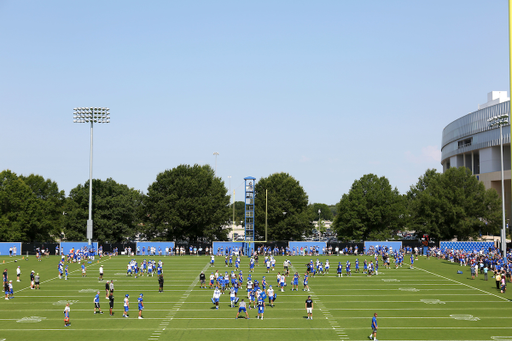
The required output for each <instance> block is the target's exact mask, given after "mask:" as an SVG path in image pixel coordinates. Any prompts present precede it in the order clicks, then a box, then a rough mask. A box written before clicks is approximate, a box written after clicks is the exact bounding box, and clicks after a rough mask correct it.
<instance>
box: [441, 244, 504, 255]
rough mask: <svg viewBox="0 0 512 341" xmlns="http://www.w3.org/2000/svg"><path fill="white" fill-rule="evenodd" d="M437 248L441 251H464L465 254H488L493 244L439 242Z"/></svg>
mask: <svg viewBox="0 0 512 341" xmlns="http://www.w3.org/2000/svg"><path fill="white" fill-rule="evenodd" d="M439 247H440V248H441V250H442V251H444V250H445V249H452V250H464V251H465V252H473V251H475V252H480V251H482V250H483V252H484V253H489V248H493V247H494V242H440V243H439Z"/></svg>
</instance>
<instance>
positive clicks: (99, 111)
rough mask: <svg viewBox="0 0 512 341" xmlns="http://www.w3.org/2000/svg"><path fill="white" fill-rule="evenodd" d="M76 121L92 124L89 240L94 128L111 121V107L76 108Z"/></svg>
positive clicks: (74, 115) (90, 210) (74, 119)
mask: <svg viewBox="0 0 512 341" xmlns="http://www.w3.org/2000/svg"><path fill="white" fill-rule="evenodd" d="M73 110H74V112H73V122H74V123H90V124H91V151H90V155H89V219H88V220H87V241H88V243H89V245H91V239H92V128H93V124H94V123H110V112H109V110H110V109H109V108H74V109H73Z"/></svg>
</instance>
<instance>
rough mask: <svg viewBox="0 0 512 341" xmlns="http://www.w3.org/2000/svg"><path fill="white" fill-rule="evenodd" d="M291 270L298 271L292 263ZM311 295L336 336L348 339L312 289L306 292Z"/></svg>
mask: <svg viewBox="0 0 512 341" xmlns="http://www.w3.org/2000/svg"><path fill="white" fill-rule="evenodd" d="M292 270H293V271H294V272H298V271H297V269H295V266H293V265H292ZM308 294H309V295H311V297H315V301H316V306H317V307H318V308H320V311H321V312H322V313H323V315H324V318H325V319H326V320H327V321H329V324H330V325H331V328H332V329H334V331H335V332H336V333H337V334H338V337H339V338H340V340H342V339H348V338H349V337H348V336H347V335H346V334H345V331H344V330H343V328H340V326H339V323H338V321H336V320H335V319H334V317H333V316H332V314H331V313H330V312H329V310H328V309H327V308H326V307H325V305H324V304H323V303H322V302H321V301H320V299H319V298H318V296H316V295H315V293H314V291H310V292H308Z"/></svg>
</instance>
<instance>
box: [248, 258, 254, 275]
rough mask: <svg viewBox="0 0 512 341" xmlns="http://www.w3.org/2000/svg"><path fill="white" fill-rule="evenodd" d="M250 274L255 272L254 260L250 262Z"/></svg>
mask: <svg viewBox="0 0 512 341" xmlns="http://www.w3.org/2000/svg"><path fill="white" fill-rule="evenodd" d="M249 272H254V258H251V260H250V261H249Z"/></svg>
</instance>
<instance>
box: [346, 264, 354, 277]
mask: <svg viewBox="0 0 512 341" xmlns="http://www.w3.org/2000/svg"><path fill="white" fill-rule="evenodd" d="M350 266H351V264H350V261H347V264H346V265H345V272H346V273H347V276H352V269H351V268H350Z"/></svg>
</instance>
